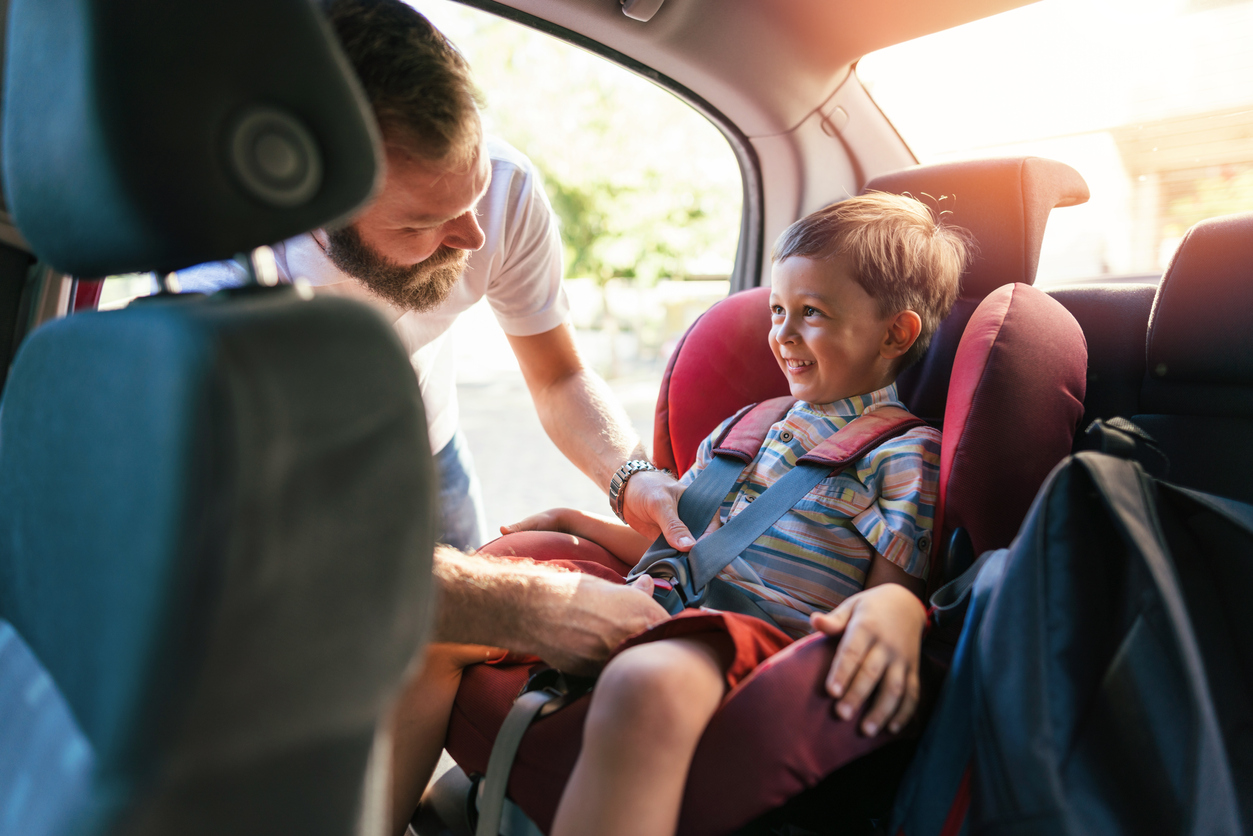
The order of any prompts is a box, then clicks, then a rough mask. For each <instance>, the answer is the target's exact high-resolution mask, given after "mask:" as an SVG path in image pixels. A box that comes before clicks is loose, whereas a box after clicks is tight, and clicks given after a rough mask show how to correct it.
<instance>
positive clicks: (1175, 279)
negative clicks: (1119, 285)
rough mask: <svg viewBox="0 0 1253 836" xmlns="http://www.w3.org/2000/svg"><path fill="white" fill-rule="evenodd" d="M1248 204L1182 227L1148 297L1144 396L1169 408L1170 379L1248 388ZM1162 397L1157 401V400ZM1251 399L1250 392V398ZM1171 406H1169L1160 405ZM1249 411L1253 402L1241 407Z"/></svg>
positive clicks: (1251, 383) (1251, 239)
mask: <svg viewBox="0 0 1253 836" xmlns="http://www.w3.org/2000/svg"><path fill="white" fill-rule="evenodd" d="M1250 311H1253V212H1247V213H1244V214H1240V215H1227V216H1225V217H1222V218H1214V219H1212V220H1208V221H1202V222H1201V223H1199V224H1197V225H1196V226H1194V227H1192V228H1191V229H1190V230H1188V233H1187V235H1186V236H1184V240H1183V242H1182V243H1180V245H1179V249H1178V250H1177V251H1176V253H1175V257H1174V258H1173V259H1172V260H1171V263H1170V266H1169V267H1168V268H1167V269H1166V274H1165V275H1164V276H1163V277H1162V283H1161V285H1160V286H1159V287H1158V290H1157V298H1156V299H1154V301H1153V312H1152V314H1151V317H1150V319H1149V333H1148V357H1147V366H1148V374H1149V378H1148V380H1147V381H1146V384H1145V389H1144V397H1145V399H1146V401H1147V403H1146V404H1145V406H1146V407H1149V409H1148V411H1158V410H1159V409H1160V410H1161V411H1173V409H1175V408H1179V407H1180V406H1182V405H1180V404H1177V403H1174V401H1175V398H1174V395H1173V391H1172V387H1173V386H1174V385H1176V384H1185V385H1186V384H1205V385H1212V386H1223V387H1226V386H1232V387H1241V388H1243V389H1246V390H1248V391H1250V392H1253V328H1250V327H1249V312H1250ZM1158 404H1160V405H1161V406H1158ZM1249 404H1250V406H1253V400H1251V401H1250V402H1249ZM1167 406H1169V407H1170V409H1166V408H1164V407H1167ZM1241 411H1242V412H1243V413H1244V414H1250V413H1251V412H1253V409H1250V410H1241Z"/></svg>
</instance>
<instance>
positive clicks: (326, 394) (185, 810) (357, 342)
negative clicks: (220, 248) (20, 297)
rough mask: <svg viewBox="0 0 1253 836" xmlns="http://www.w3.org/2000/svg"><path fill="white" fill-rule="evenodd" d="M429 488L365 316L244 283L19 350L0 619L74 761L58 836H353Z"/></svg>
mask: <svg viewBox="0 0 1253 836" xmlns="http://www.w3.org/2000/svg"><path fill="white" fill-rule="evenodd" d="M432 492H433V477H432V471H431V461H430V450H429V447H428V442H427V439H426V432H425V423H424V420H423V411H422V401H421V396H420V394H419V391H418V387H417V384H416V381H415V379H414V376H413V372H412V369H411V367H410V365H409V362H408V358H407V357H406V355H405V352H404V349H403V348H402V347H401V346H400V344H399V342H398V341H397V339H396V337H395V336H394V334H393V332H392V331H391V329H390V328H389V327H388V325H387V324H386V323H385V322H384V321H383V320H382V319H381V318H379V317H378V316H377V314H376V313H374V312H373V311H372V310H371V309H369V308H367V307H366V306H363V305H360V304H357V303H353V302H349V301H346V300H342V299H333V298H321V297H319V298H316V299H314V300H311V301H304V300H302V299H301V298H299V295H298V293H297V291H296V290H295V289H293V288H290V287H285V288H274V289H261V288H251V289H245V290H243V291H240V292H236V293H234V294H218V295H216V296H213V297H201V296H191V297H173V298H170V297H165V298H161V297H156V298H152V299H148V300H141V301H139V302H137V303H133V304H132V305H131V306H130V307H128V308H126V309H125V310H121V311H109V312H100V313H85V314H79V315H76V316H72V317H69V318H67V319H63V320H58V321H56V322H53V323H51V324H48V325H46V326H44V327H43V328H41V329H39V330H38V331H36V332H35V333H34V334H33V335H32V336H31V337H30V338H29V339H28V340H27V341H26V342H25V343H24V344H23V346H22V349H21V351H20V353H19V355H18V358H17V360H16V362H15V364H14V368H13V372H12V374H11V376H10V380H9V384H8V389H7V390H6V392H5V398H4V403H3V411H2V413H0V617H4V618H6V619H8V620H9V621H10V622H12V624H13V625H14V627H15V628H16V629H17V631H18V632H19V633H20V634H21V635H22V637H23V638H24V639H25V640H26V641H27V642H28V643H29V645H30V647H31V649H32V651H33V652H34V653H35V655H36V656H37V657H38V658H39V660H40V661H41V662H42V663H43V665H44V666H45V667H46V668H47V670H48V672H49V674H50V675H51V677H52V679H53V680H54V681H55V682H56V684H57V686H59V688H60V690H61V692H62V693H63V694H64V696H65V701H66V703H67V704H68V706H69V708H70V709H71V711H72V712H73V714H74V717H75V718H76V720H77V721H78V723H79V724H80V726H81V728H82V732H83V734H84V736H85V737H86V739H87V740H88V741H89V742H90V744H91V747H92V749H93V751H94V753H95V757H96V762H97V770H96V774H95V777H94V780H93V782H92V788H91V797H90V798H89V799H88V804H87V808H86V811H85V812H84V814H83V818H82V819H81V820H80V821H79V822H78V829H77V831H76V832H81V833H96V832H104V831H105V830H109V829H110V828H111V827H115V826H116V820H117V819H118V817H120V816H123V815H125V817H126V820H127V822H128V824H127V827H126V829H124V830H121V831H116V830H110V832H125V833H128V834H129V833H134V834H141V833H142V834H148V833H157V832H162V833H183V834H199V833H206V834H207V833H228V832H229V833H236V834H245V833H274V832H288V831H291V832H305V833H347V832H350V831H351V830H352V827H353V822H354V821H355V818H356V816H357V814H358V810H359V807H360V792H361V786H362V777H363V775H364V771H365V766H366V759H367V755H368V752H369V750H370V747H371V743H372V739H373V734H374V726H375V721H376V718H377V717H378V716H379V714H380V712H381V710H382V708H383V707H384V705H385V704H386V700H387V699H388V696H389V694H390V693H391V692H392V690H393V689H394V688H396V687H398V685H399V682H400V679H401V675H402V673H403V672H404V670H405V668H406V667H407V665H408V664H409V662H410V660H411V658H412V656H413V654H414V652H415V651H416V648H417V647H419V646H420V642H421V641H422V636H423V633H424V630H425V625H426V623H427V619H428V613H427V606H428V605H427V595H426V591H427V588H428V584H429V579H428V578H429V573H430V560H431V550H432V542H433V531H434V527H433V526H434V519H433V511H432V508H433V501H432Z"/></svg>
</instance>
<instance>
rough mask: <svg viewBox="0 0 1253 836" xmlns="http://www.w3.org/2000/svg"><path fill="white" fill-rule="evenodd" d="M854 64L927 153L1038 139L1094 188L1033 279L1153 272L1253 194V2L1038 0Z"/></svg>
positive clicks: (933, 156)
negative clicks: (1208, 221)
mask: <svg viewBox="0 0 1253 836" xmlns="http://www.w3.org/2000/svg"><path fill="white" fill-rule="evenodd" d="M857 71H858V75H859V77H860V78H861V80H862V82H863V83H864V84H865V85H866V87H867V89H868V90H869V91H870V93H871V95H872V96H873V97H874V98H875V100H876V101H877V102H878V103H879V105H880V107H882V108H883V111H884V113H886V114H887V116H888V118H889V119H891V120H892V122H893V123H894V124H895V125H896V127H897V129H898V130H899V131H900V133H901V136H902V137H904V139H905V141H906V142H907V143H909V145H910V147H911V148H912V149H913V151H914V153H915V154H916V155H917V157H918V159H919V161H920V162H924V163H928V162H940V161H944V160H954V159H963V158H970V157H981V156H997V155H1008V154H1035V155H1038V156H1043V157H1051V158H1053V159H1057V160H1061V161H1062V162H1065V163H1068V164H1070V165H1072V166H1074V167H1075V168H1076V169H1078V171H1079V172H1080V173H1081V174H1082V175H1083V176H1084V178H1085V179H1086V180H1087V181H1088V185H1089V187H1090V188H1091V190H1092V200H1091V201H1090V202H1089V203H1088V204H1087V205H1085V206H1080V207H1073V208H1066V209H1059V210H1057V211H1055V212H1054V213H1053V215H1052V217H1051V218H1050V220H1049V227H1048V232H1047V234H1046V237H1045V242H1044V249H1043V252H1042V253H1041V259H1040V272H1039V279H1038V283H1040V284H1047V283H1049V282H1060V281H1066V280H1072V279H1084V278H1092V277H1098V276H1100V277H1108V278H1110V279H1113V278H1116V277H1119V276H1123V277H1134V276H1137V275H1140V276H1143V275H1153V276H1155V275H1158V274H1160V272H1161V270H1162V269H1163V268H1164V266H1165V265H1166V263H1167V262H1168V261H1169V258H1170V256H1171V254H1172V253H1173V252H1174V250H1175V248H1176V247H1177V246H1178V243H1179V240H1180V238H1181V237H1182V236H1183V233H1184V232H1185V231H1186V230H1187V229H1188V227H1189V226H1191V225H1192V224H1194V223H1196V222H1197V221H1200V220H1202V219H1204V218H1208V217H1213V216H1215V215H1221V214H1227V213H1231V212H1240V211H1246V210H1250V209H1253V2H1247V0H1243V1H1242V2H1239V1H1237V2H1233V0H1101V1H1100V2H1093V0H1043V2H1040V3H1036V4H1033V5H1030V6H1026V7H1024V8H1021V9H1017V10H1014V11H1010V12H1006V13H1004V14H1000V15H997V16H995V17H992V18H989V19H986V20H982V21H977V22H975V23H971V24H968V25H966V26H961V27H957V28H955V29H951V30H948V31H945V32H940V33H937V34H934V35H929V36H927V37H924V38H920V39H918V40H915V41H910V42H908V43H904V44H900V45H897V46H894V47H890V48H888V49H884V50H880V51H879V52H876V53H873V54H871V55H868V56H866V57H865V58H864V59H863V60H862V61H861V62H860V63H859V65H858V70H857Z"/></svg>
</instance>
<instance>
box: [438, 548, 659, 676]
mask: <svg viewBox="0 0 1253 836" xmlns="http://www.w3.org/2000/svg"><path fill="white" fill-rule="evenodd" d="M435 577H436V579H437V581H438V587H439V600H438V604H437V618H436V626H435V635H434V637H433V639H432V640H433V641H437V642H457V643H463V644H479V645H490V646H492V647H503V648H507V649H509V650H512V651H516V652H518V653H527V654H532V655H535V656H539V657H540V658H541V659H543V660H544V661H546V662H548V663H549V664H550V665H552V666H553V667H555V668H559V669H561V670H564V671H569V672H570V673H577V674H589V673H594V672H596V671H597V670H599V669H600V667H601V666H602V665H603V664H604V663H605V660H606V659H608V658H609V654H610V653H611V652H612V651H613V649H614V648H616V647H617V646H618V645H619V644H620V643H621V642H622V640H623V639H625V638H627V637H628V636H633V635H635V634H636V633H639V632H641V631H643V630H646V629H648V628H649V627H651V626H653V625H654V624H656V623H657V622H659V621H662V620H664V619H666V618H668V617H669V616H668V614H667V613H666V611H665V610H664V609H662V607H661V605H660V604H658V603H657V602H656V601H654V600H653V598H652V578H641V579H640V580H639V581H637V582H636V584H635V585H634V586H623V585H622V584H617V583H611V582H609V581H606V580H602V579H600V578H596V577H593V576H591V575H583V574H580V573H578V572H569V571H564V570H560V569H557V568H555V567H551V566H545V565H543V564H542V563H533V562H530V561H526V560H493V559H491V558H487V557H481V556H479V555H472V554H462V553H461V552H458V551H457V550H455V549H451V548H448V547H447V546H443V547H440V548H438V549H436V551H435Z"/></svg>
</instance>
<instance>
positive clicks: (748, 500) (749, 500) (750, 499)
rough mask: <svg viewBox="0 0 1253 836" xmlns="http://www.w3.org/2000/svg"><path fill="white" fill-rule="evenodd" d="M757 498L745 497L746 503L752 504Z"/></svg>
mask: <svg viewBox="0 0 1253 836" xmlns="http://www.w3.org/2000/svg"><path fill="white" fill-rule="evenodd" d="M755 498H756V497H752V496H746V497H744V501H745V502H752V501H753V500H754V499H755Z"/></svg>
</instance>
